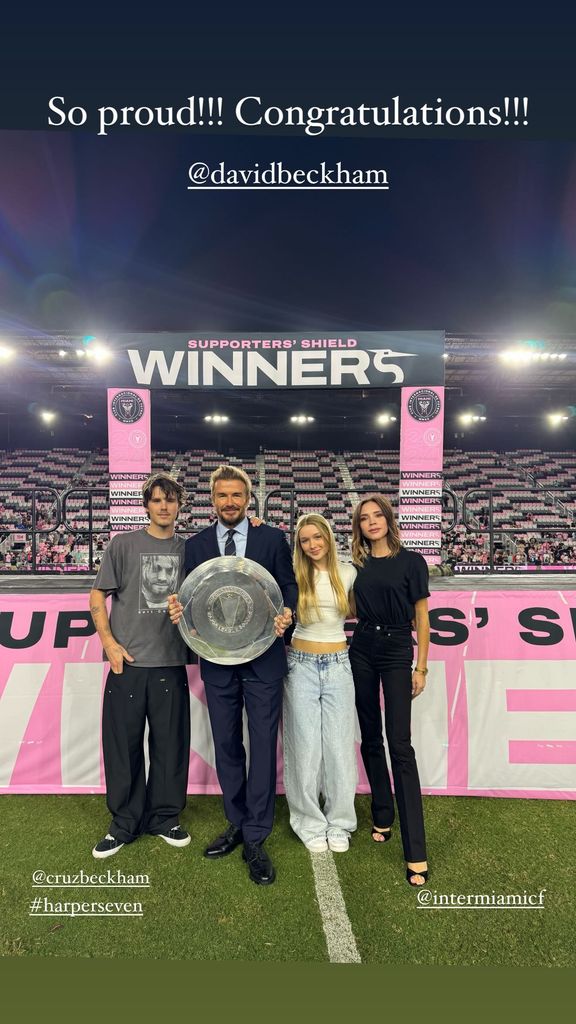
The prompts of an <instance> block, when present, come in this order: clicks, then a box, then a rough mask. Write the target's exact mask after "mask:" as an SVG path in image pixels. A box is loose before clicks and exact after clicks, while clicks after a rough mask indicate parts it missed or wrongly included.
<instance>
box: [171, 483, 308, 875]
mask: <svg viewBox="0 0 576 1024" xmlns="http://www.w3.org/2000/svg"><path fill="white" fill-rule="evenodd" d="M210 489H211V495H212V504H213V505H214V509H215V511H216V514H217V516H218V521H217V523H216V524H215V525H213V526H209V527H208V528H207V529H206V530H202V531H201V533H198V534H196V536H194V537H191V538H190V539H189V540H188V541H187V542H186V549H185V571H186V574H188V573H190V572H192V570H193V569H195V568H196V566H198V565H201V564H202V562H206V561H208V559H210V558H217V557H218V556H219V555H225V554H226V555H229V554H230V555H239V556H242V557H246V558H251V559H253V560H254V561H255V562H259V563H260V565H262V566H264V568H265V569H267V570H268V572H270V573H271V574H272V576H274V578H275V580H276V582H277V583H278V585H279V587H280V590H281V591H282V596H283V598H284V613H283V615H278V616H277V617H276V619H275V628H276V633H277V634H278V638H277V639H276V640H275V641H274V643H273V644H272V646H271V647H269V648H268V650H267V651H265V653H264V654H261V655H260V657H258V658H255V659H254V661H250V662H247V663H246V664H244V665H237V666H235V665H216V664H214V663H213V662H210V661H206V660H205V659H203V658H202V659H200V671H201V675H202V679H203V681H204V687H205V690H206V699H207V702H208V711H209V714H210V723H211V726H212V734H213V737H214V748H215V752H216V771H217V773H218V780H219V782H220V786H221V789H222V795H223V798H224V810H225V813H226V817H227V819H228V822H229V825H228V828H227V829H226V831H225V832H224V833H223V834H222V835H220V836H218V837H217V838H216V839H215V840H214V842H213V843H211V844H210V845H209V846H208V847H207V848H206V850H205V851H204V855H205V856H206V857H208V858H209V859H211V860H214V859H216V858H218V857H226V856H227V855H228V854H229V853H232V851H233V850H234V849H235V848H236V847H237V846H239V845H240V844H241V843H243V846H244V849H243V857H244V860H245V861H246V862H247V864H248V869H249V873H250V878H251V879H252V881H254V882H256V883H257V884H258V885H270V884H271V883H272V882H273V881H274V879H275V877H276V872H275V870H274V866H273V864H272V862H271V860H270V858H269V856H268V854H267V852H266V850H265V849H264V846H263V843H264V840H265V839H266V838H267V836H268V835H269V834H270V832H271V831H272V824H273V819H274V800H275V795H276V743H277V735H278V720H279V717H280V710H281V707H282V691H283V679H284V676H285V675H286V671H287V663H286V654H285V648H284V641H283V640H282V639H281V637H282V635H283V634H284V632H285V630H286V629H287V628H288V627H289V626H290V625H291V624H292V619H293V613H294V610H295V608H296V602H297V598H298V590H297V586H296V580H295V577H294V571H293V568H292V558H291V554H290V548H289V547H288V543H287V541H286V537H285V535H284V533H283V532H282V531H281V530H278V529H276V528H275V527H271V526H265V525H262V526H259V527H251V526H250V524H249V521H248V519H247V518H246V510H247V508H248V505H249V503H250V499H251V494H252V488H251V483H250V479H249V477H248V476H247V475H246V473H244V471H243V470H241V469H239V468H238V467H236V466H226V465H223V466H219V467H218V469H216V470H215V471H214V473H213V474H212V476H211V478H210ZM180 608H181V606H180V605H179V604H172V609H173V611H172V612H171V616H170V617H171V618H172V621H177V620H178V618H179V609H180ZM244 707H245V708H246V714H247V718H248V733H249V736H250V767H249V770H248V772H246V751H245V749H244V743H243V740H242V710H243V708H244Z"/></svg>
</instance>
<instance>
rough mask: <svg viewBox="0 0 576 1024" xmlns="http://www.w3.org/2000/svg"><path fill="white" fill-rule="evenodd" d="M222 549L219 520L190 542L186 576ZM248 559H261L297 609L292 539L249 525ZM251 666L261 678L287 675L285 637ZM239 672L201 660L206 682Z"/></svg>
mask: <svg viewBox="0 0 576 1024" xmlns="http://www.w3.org/2000/svg"><path fill="white" fill-rule="evenodd" d="M219 557H220V549H219V547H218V540H217V538H216V523H214V525H213V526H209V527H207V529H206V530H202V531H201V532H200V533H197V534H196V535H195V536H194V537H190V539H189V540H187V541H186V549H185V570H186V575H188V573H190V572H192V570H193V569H195V568H196V566H198V565H201V564H202V562H207V561H208V560H209V559H210V558H219ZM245 557H246V558H251V559H253V561H254V562H259V564H260V565H263V566H264V568H265V569H267V570H268V572H269V573H271V574H272V576H273V577H274V579H275V580H276V582H277V584H278V586H279V587H280V590H281V591H282V597H283V598H284V605H285V607H286V608H292V610H293V611H295V610H296V603H297V601H298V588H297V586H296V578H295V576H294V570H293V568H292V556H291V554H290V548H289V547H288V542H287V540H286V537H285V535H284V533H283V532H282V530H279V529H277V528H276V527H274V526H264V525H263V526H249V527H248V538H247V541H246V554H245ZM251 667H252V669H253V671H254V672H255V673H256V675H257V676H258V678H259V679H264V680H270V681H272V680H273V679H281V678H282V677H283V676H285V675H286V670H287V662H286V650H285V646H284V639H283V637H277V639H276V640H275V641H274V643H273V644H272V646H271V647H269V648H268V650H267V651H264V654H261V655H260V657H259V658H255V659H254V661H252V662H251ZM234 671H235V666H234V665H215V664H214V662H212V661H206V659H205V658H201V659H200V673H201V675H202V679H203V680H204V682H206V683H213V684H215V685H220V686H223V685H225V684H226V683H228V682H229V681H230V679H231V678H232V676H233V674H234Z"/></svg>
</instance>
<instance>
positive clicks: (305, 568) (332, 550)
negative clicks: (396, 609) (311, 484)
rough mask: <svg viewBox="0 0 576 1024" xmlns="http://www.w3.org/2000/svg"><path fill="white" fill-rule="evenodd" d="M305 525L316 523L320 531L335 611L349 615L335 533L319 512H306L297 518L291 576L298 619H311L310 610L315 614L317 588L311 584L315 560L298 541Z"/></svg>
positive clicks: (308, 621) (307, 620) (303, 620)
mask: <svg viewBox="0 0 576 1024" xmlns="http://www.w3.org/2000/svg"><path fill="white" fill-rule="evenodd" d="M304 526H315V527H316V529H317V530H318V531H319V533H321V534H322V536H323V538H324V540H325V541H326V543H327V545H328V573H329V577H330V585H331V587H332V590H333V592H334V597H335V598H336V605H337V607H338V611H339V612H340V613H341V614H342V615H348V613H349V610H350V609H349V606H348V595H347V593H346V591H345V590H344V587H343V586H342V580H341V579H340V573H339V572H338V552H337V550H336V541H335V540H334V534H333V533H332V529H331V527H330V523H329V522H328V520H327V519H325V518H324V516H321V515H320V514H319V513H317V512H309V513H307V514H306V515H303V516H300V519H299V520H298V522H297V523H296V530H295V533H294V575H295V576H296V583H297V584H298V606H297V609H296V614H297V616H298V620H299V622H301V623H303V625H306V624H309V623H310V622H313V621H314V618H313V615H312V612H313V611H315V612H316V615H318V597H317V595H316V587H315V584H314V571H315V566H314V562H313V561H312V559H311V558H308V556H307V555H305V554H304V552H303V550H302V546H301V544H300V530H301V529H302V528H303V527H304Z"/></svg>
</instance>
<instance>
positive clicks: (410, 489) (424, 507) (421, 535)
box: [398, 387, 444, 565]
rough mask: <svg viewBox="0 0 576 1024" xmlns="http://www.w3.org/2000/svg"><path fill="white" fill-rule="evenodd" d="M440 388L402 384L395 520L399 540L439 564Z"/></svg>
mask: <svg viewBox="0 0 576 1024" xmlns="http://www.w3.org/2000/svg"><path fill="white" fill-rule="evenodd" d="M443 456H444V388H442V387H434V388H402V420H401V424H400V491H399V496H398V521H399V523H400V526H401V529H402V541H403V543H404V544H405V545H406V547H407V548H412V549H413V550H414V551H419V552H420V553H421V554H422V555H423V556H424V558H425V559H426V561H427V562H428V564H429V565H436V564H438V563H439V562H440V560H441V559H440V546H441V534H440V529H441V519H442V505H441V502H442V463H443Z"/></svg>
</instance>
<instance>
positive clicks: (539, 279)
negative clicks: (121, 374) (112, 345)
mask: <svg viewBox="0 0 576 1024" xmlns="http://www.w3.org/2000/svg"><path fill="white" fill-rule="evenodd" d="M174 10H175V9H174ZM174 10H172V5H170V4H168V6H167V8H166V12H169V11H172V13H173V14H174ZM268 10H269V9H268ZM392 11H393V9H392V8H391V7H390V6H389V5H381V7H380V5H379V16H378V18H376V17H375V16H374V12H373V11H372V12H371V17H370V19H368V20H366V19H364V20H363V19H362V18H361V17H360V16H358V17H357V18H356V19H355V20H353V22H352V23H351V22H350V19H349V18H348V19H347V20H346V21H339V20H338V19H335V22H336V24H334V23H331V24H330V26H329V31H328V26H327V24H326V19H325V18H324V16H323V15H321V14H320V12H319V11H315V10H314V11H310V10H308V12H307V19H306V23H305V31H303V29H302V24H300V23H299V22H298V20H297V17H296V14H295V13H294V15H293V16H292V17H291V18H287V17H286V16H284V15H283V16H282V17H280V15H279V12H275V13H276V21H273V19H272V13H271V12H270V11H269V17H268V18H266V19H264V18H262V17H260V18H258V17H257V15H256V13H255V9H254V11H251V15H250V17H249V16H248V15H246V13H245V12H239V11H236V13H235V15H234V16H233V17H230V18H225V19H224V20H223V22H222V24H221V25H220V26H219V27H218V29H216V28H215V26H214V25H213V24H212V25H209V26H208V27H206V24H207V23H209V22H210V16H209V12H204V15H203V16H200V15H198V12H194V19H193V24H192V19H191V18H190V17H188V18H187V16H186V15H185V14H183V13H182V11H181V9H180V8H179V9H178V19H177V20H176V21H175V20H174V19H172V20H170V19H169V18H168V14H167V13H166V18H165V19H164V21H162V22H161V23H156V22H155V23H154V24H152V23H148V22H146V23H145V24H139V26H138V30H137V31H136V29H135V26H134V23H133V21H131V20H130V18H129V17H128V16H126V17H123V14H124V13H126V12H124V11H123V12H117V17H116V19H115V22H114V27H113V30H112V29H111V26H110V24H109V23H107V22H106V23H104V21H103V20H98V19H95V22H94V25H93V27H92V28H93V31H91V33H90V34H89V37H87V36H86V35H85V34H84V35H81V34H79V32H78V31H76V32H74V29H73V26H72V27H71V24H70V23H66V26H65V27H64V28H62V29H61V31H59V32H56V31H54V24H51V25H49V26H47V28H46V32H47V36H44V35H43V32H42V26H41V25H40V24H38V23H35V25H34V30H33V31H31V32H29V33H26V34H25V35H22V34H20V35H13V36H12V40H13V42H14V45H13V47H10V48H7V52H6V54H5V60H4V61H3V64H2V68H1V70H0V86H4V85H6V88H1V89H0V97H1V102H0V144H1V160H0V336H1V337H2V338H3V339H4V340H5V341H7V342H8V343H10V341H13V340H14V339H17V337H18V335H21V334H29V333H32V334H36V333H43V332H45V333H47V334H50V333H52V332H65V333H69V332H72V333H75V332H77V333H78V334H80V335H85V334H90V335H96V336H98V337H102V338H105V336H106V334H107V333H108V332H119V331H148V330H149V331H153V330H168V331H170V330H173V331H176V330H185V331H188V330H190V331H197V330H204V331H206V330H214V331H219V330H221V331H224V330H226V331H229V330H231V329H235V330H243V331H250V330H251V331H254V332H256V331H269V330H272V331H285V330H294V331H297V330H307V331H308V330H309V331H317V332H319V331H322V332H328V331H330V332H332V333H333V332H335V331H337V330H338V329H339V328H342V329H344V328H345V329H356V330H361V329H364V330H366V329H372V330H395V329H396V330H397V329H402V330H410V329H417V330H430V329H436V330H437V329H441V330H442V329H443V330H446V331H448V332H454V333H464V334H465V333H478V332H500V333H502V334H503V335H505V336H507V337H510V339H514V338H526V337H530V338H534V337H544V336H547V335H553V334H560V335H564V334H576V140H575V139H574V137H573V136H574V118H573V103H572V100H573V98H574V95H573V94H574V91H575V87H574V83H573V74H572V70H573V55H572V49H571V35H570V32H569V31H566V32H559V31H558V26H557V24H556V23H553V24H551V25H548V24H546V23H544V22H543V19H542V16H540V17H539V19H538V20H535V21H533V22H530V20H529V18H528V16H527V15H526V13H525V11H523V20H522V23H521V25H519V24H518V22H517V21H515V20H514V18H508V17H507V12H506V11H504V12H501V18H500V20H499V24H498V31H497V32H496V31H495V30H493V28H492V26H491V25H490V24H489V23H488V22H486V23H482V24H478V25H476V26H475V29H474V32H473V33H471V32H470V31H469V30H468V29H465V26H461V25H460V24H459V22H454V21H452V22H449V19H448V18H447V17H446V18H445V19H444V24H442V19H440V20H439V16H438V15H437V13H436V12H434V17H433V18H432V17H431V12H430V11H428V17H427V19H424V20H418V19H416V17H415V13H414V12H408V14H407V15H406V16H405V17H404V20H403V23H401V22H402V19H401V18H400V19H399V20H398V19H397V20H396V23H395V24H394V25H393V19H392ZM357 13H358V14H359V12H357ZM188 14H190V12H188ZM51 17H52V16H51ZM201 21H202V22H204V23H202V24H201V23H200V22H201ZM550 21H551V22H553V19H550ZM400 23H401V24H400ZM447 26H448V27H447ZM566 27H567V26H566ZM460 30H461V31H460ZM87 38H89V41H90V43H91V47H88V49H87V48H86V47H87V45H88V44H87ZM46 39H49V40H50V45H49V46H48V47H47V46H46V45H45V44H46ZM80 39H81V44H80V41H79V40H80ZM24 50H25V60H26V65H25V66H26V76H25V77H24V78H22V75H21V71H22V67H23V64H22V61H23V60H24ZM18 69H19V72H18V73H19V74H20V78H19V79H17V78H16V77H15V76H16V74H17V70H18ZM15 82H17V85H15ZM191 94H196V95H200V94H204V95H214V96H216V95H219V94H221V95H223V97H224V103H225V109H226V110H227V112H228V119H227V122H226V124H225V125H224V127H223V129H222V132H221V133H219V132H216V131H214V132H208V131H206V132H204V134H202V133H201V132H200V130H199V129H194V130H190V129H189V130H181V131H177V130H175V129H173V128H164V129H157V130H147V129H130V128H124V129H121V128H115V129H111V130H110V132H109V134H108V135H107V136H106V137H100V136H98V135H97V126H96V123H95V118H94V111H95V110H96V108H97V106H98V105H101V104H107V103H115V104H116V105H117V106H120V105H121V104H128V103H131V104H136V105H139V104H149V105H150V106H153V105H155V104H165V105H168V104H169V103H171V104H172V105H174V106H178V105H180V104H182V103H184V102H185V100H186V97H187V96H189V95H191ZM256 94H261V95H262V96H263V97H264V100H265V102H266V103H276V104H278V105H280V106H286V105H287V104H288V103H296V104H298V103H300V104H301V105H303V106H304V107H306V106H307V105H311V104H313V103H316V104H329V103H339V104H345V103H356V104H357V103H360V102H367V103H374V104H378V103H384V102H387V101H389V100H390V97H392V96H394V95H396V94H400V95H401V96H402V97H403V98H404V102H405V103H418V102H420V103H421V102H423V101H424V100H432V101H434V99H435V98H436V97H437V96H442V97H444V100H445V104H449V103H459V104H461V105H462V106H466V105H471V104H475V103H479V102H481V103H483V104H484V106H485V107H489V106H490V104H491V103H494V102H501V100H502V96H503V95H510V96H514V95H519V96H527V97H528V98H529V113H530V120H529V125H528V127H527V128H525V129H524V128H521V127H517V128H515V127H512V126H510V127H508V128H506V129H505V128H503V127H501V128H500V129H496V130H494V131H488V130H475V129H469V130H460V129H449V128H448V129H447V128H444V129H432V128H427V129H425V128H420V129H400V130H398V131H382V130H380V131H374V130H372V131H371V132H370V131H369V130H366V131H362V130H356V129H355V130H350V131H349V132H348V134H345V133H344V132H343V131H342V130H341V129H340V130H336V129H332V130H330V131H328V130H327V131H325V132H324V133H323V134H321V135H317V136H314V137H309V136H307V135H306V134H305V133H304V131H303V130H302V128H299V129H298V128H293V129H281V130H275V129H272V128H266V129H264V128H261V129H255V130H252V131H246V132H244V133H241V129H240V128H239V126H238V125H237V124H236V125H235V124H234V123H233V122H232V119H231V116H230V111H231V110H232V109H233V102H234V100H235V99H237V98H238V97H239V96H243V95H244V96H245V95H256ZM55 95H63V96H65V97H67V100H68V102H67V104H66V105H67V106H71V105H73V104H84V106H85V108H86V110H87V111H89V112H90V118H89V120H88V123H87V125H86V127H85V128H82V127H76V128H74V129H73V130H68V131H63V130H60V129H57V128H51V129H47V123H46V121H47V116H48V99H49V98H50V97H51V96H55ZM264 105H265V104H264ZM197 161H205V162H206V163H207V164H208V165H209V166H210V167H211V168H214V167H215V166H216V165H218V164H219V163H220V162H221V161H224V162H225V164H226V166H227V167H228V168H229V167H233V168H253V167H254V166H255V165H256V164H258V165H259V166H260V168H263V167H264V166H265V165H267V164H269V163H270V162H271V161H276V162H278V161H282V163H283V164H284V165H285V166H287V167H289V168H291V169H294V168H297V167H302V168H306V169H307V168H310V167H318V166H319V165H320V164H321V162H322V161H324V162H325V163H326V164H327V165H328V166H333V165H335V164H336V162H337V161H340V162H341V164H342V165H343V166H345V167H346V168H349V169H353V168H362V169H364V170H366V169H371V168H384V169H385V170H386V172H387V176H388V182H389V185H390V188H389V190H388V191H364V192H362V191H352V192H350V194H348V195H346V194H344V193H343V192H342V191H333V192H326V191H324V192H321V191H314V192H300V193H297V192H289V191H250V192H243V191H230V192H229V193H226V192H222V191H219V192H216V191H207V190H206V189H203V188H202V187H198V188H197V189H196V190H195V191H189V190H188V188H187V186H188V184H189V180H188V168H189V166H190V165H191V164H193V163H195V162H197ZM17 397H18V400H19V401H21V400H22V398H23V397H24V396H22V395H19V396H17ZM10 398H14V394H13V389H12V388H11V386H10V381H9V377H8V376H7V375H6V373H4V375H3V377H2V380H1V383H0V402H4V403H9V400H10ZM80 398H81V396H80ZM80 398H79V401H80ZM0 440H1V439H0Z"/></svg>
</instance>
